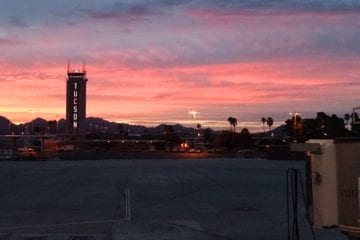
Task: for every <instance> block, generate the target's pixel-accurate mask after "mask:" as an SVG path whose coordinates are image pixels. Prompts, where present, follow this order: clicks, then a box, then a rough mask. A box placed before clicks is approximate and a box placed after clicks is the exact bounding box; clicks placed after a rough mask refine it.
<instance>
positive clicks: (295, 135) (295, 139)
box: [289, 112, 301, 142]
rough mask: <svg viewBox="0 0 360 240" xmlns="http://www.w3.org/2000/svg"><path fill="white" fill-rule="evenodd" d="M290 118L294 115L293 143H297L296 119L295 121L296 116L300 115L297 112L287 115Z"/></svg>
mask: <svg viewBox="0 0 360 240" xmlns="http://www.w3.org/2000/svg"><path fill="white" fill-rule="evenodd" d="M289 114H290V115H291V116H292V115H294V124H293V125H294V126H293V127H294V142H297V130H296V129H297V119H296V117H297V116H298V115H300V114H301V113H299V112H295V113H292V112H290V113H289Z"/></svg>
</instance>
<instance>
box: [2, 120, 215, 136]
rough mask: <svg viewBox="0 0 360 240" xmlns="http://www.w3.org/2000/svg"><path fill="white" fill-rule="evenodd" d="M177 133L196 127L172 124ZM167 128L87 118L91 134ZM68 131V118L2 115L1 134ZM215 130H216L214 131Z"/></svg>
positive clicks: (190, 131) (142, 132)
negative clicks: (22, 119)
mask: <svg viewBox="0 0 360 240" xmlns="http://www.w3.org/2000/svg"><path fill="white" fill-rule="evenodd" d="M171 127H172V129H173V130H174V132H175V133H177V134H179V136H180V137H190V136H192V134H193V133H194V130H195V129H194V128H188V127H184V126H182V125H180V124H174V125H171ZM166 128H167V125H166V124H160V125H158V126H156V127H145V126H141V125H130V124H127V123H116V122H110V121H107V120H105V119H102V118H97V117H88V118H86V132H87V134H91V135H120V134H121V135H127V136H144V135H148V136H150V135H151V136H158V135H161V134H162V133H163V132H164V131H165V129H166ZM65 131H66V120H65V119H60V120H59V121H58V122H56V121H55V120H54V121H47V120H45V119H43V118H36V119H34V120H33V121H30V122H26V123H21V124H15V123H12V122H11V121H10V120H9V119H7V118H6V117H4V116H0V135H6V134H27V133H48V134H56V133H59V134H64V133H65ZM214 132H215V131H214Z"/></svg>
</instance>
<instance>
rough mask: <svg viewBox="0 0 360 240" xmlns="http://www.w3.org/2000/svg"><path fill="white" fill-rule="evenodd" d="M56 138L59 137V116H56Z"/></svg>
mask: <svg viewBox="0 0 360 240" xmlns="http://www.w3.org/2000/svg"><path fill="white" fill-rule="evenodd" d="M55 117H56V136H59V115H56V116H55Z"/></svg>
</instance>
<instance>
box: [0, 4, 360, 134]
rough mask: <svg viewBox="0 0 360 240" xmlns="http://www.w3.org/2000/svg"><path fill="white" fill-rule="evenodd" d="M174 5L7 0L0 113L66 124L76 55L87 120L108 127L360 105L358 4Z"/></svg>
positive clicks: (254, 117) (278, 115) (2, 9)
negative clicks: (69, 69) (84, 81)
mask: <svg viewBox="0 0 360 240" xmlns="http://www.w3.org/2000/svg"><path fill="white" fill-rule="evenodd" d="M175 2H176V1H175ZM175 2H171V3H170V2H169V3H167V4H165V2H163V1H155V2H154V3H153V4H149V3H148V2H147V1H145V0H139V1H136V3H133V2H126V1H113V0H105V1H102V2H92V3H89V1H85V0H77V1H70V0H59V1H56V2H53V1H49V2H43V1H36V0H35V1H34V2H33V4H32V5H31V6H29V8H30V10H31V9H32V10H33V11H34V12H33V13H35V12H36V14H30V13H31V12H32V11H30V10H29V9H26V11H25V10H24V9H22V8H18V6H19V5H21V4H24V0H15V1H9V2H8V3H7V4H4V3H2V4H0V23H1V24H0V52H1V53H2V59H0V71H1V75H0V88H1V89H2V91H1V92H2V93H1V95H0V106H1V107H0V115H4V116H6V117H7V118H9V119H10V120H11V121H14V122H26V121H29V120H31V117H32V116H31V114H30V113H29V112H28V111H29V109H37V110H38V112H37V113H36V115H37V116H38V117H42V118H45V119H48V120H51V119H55V118H56V116H59V117H60V118H64V114H65V79H66V65H67V59H68V58H70V59H71V62H74V63H81V60H82V59H84V60H86V62H87V75H88V78H89V82H88V91H87V95H88V98H87V116H95V117H102V118H104V119H106V120H110V121H117V120H118V119H128V121H129V122H134V121H144V122H148V123H150V122H152V121H155V122H172V121H173V120H174V119H175V121H174V122H182V121H183V120H184V119H186V118H187V117H188V110H189V109H196V110H197V111H199V112H201V119H202V120H204V121H207V122H217V123H219V124H220V123H221V122H222V121H225V122H226V119H227V118H228V117H229V116H235V117H237V118H238V120H239V123H241V121H243V122H258V121H259V119H260V118H261V117H262V116H264V117H270V116H271V117H273V118H274V120H275V121H279V122H282V121H285V120H286V117H288V116H287V114H288V113H289V112H294V111H300V112H313V113H315V112H317V111H324V112H329V113H339V114H341V113H345V112H350V111H351V109H352V107H354V106H357V105H359V102H360V98H359V97H358V92H359V91H360V82H359V78H360V57H359V56H360V47H359V44H358V42H359V39H360V25H359V24H358V23H359V22H360V14H359V11H360V10H359V9H360V4H357V3H347V4H345V3H343V2H342V1H340V0H339V1H337V0H334V1H331V3H327V4H325V3H322V1H315V0H310V1H308V2H307V4H306V7H305V6H303V5H302V3H301V1H296V2H293V1H289V0H286V1H283V2H282V4H280V5H278V4H277V3H276V2H274V3H272V4H270V3H267V2H266V1H265V2H263V3H260V2H254V1H251V0H244V1H239V2H236V1H230V2H224V3H222V4H219V3H217V2H216V1H206V2H201V1H195V0H190V1H185V2H183V3H182V2H176V3H175ZM270 2H271V1H270ZM1 13H2V14H1ZM33 115H35V114H33ZM176 119H178V120H176ZM205 119H206V120H205ZM220 125H221V124H220ZM204 127H205V126H204Z"/></svg>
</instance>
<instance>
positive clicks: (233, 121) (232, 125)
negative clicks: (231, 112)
mask: <svg viewBox="0 0 360 240" xmlns="http://www.w3.org/2000/svg"><path fill="white" fill-rule="evenodd" d="M227 120H228V122H229V124H230V128H232V129H233V132H234V133H235V127H236V125H237V119H236V118H234V117H228V119H227Z"/></svg>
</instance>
